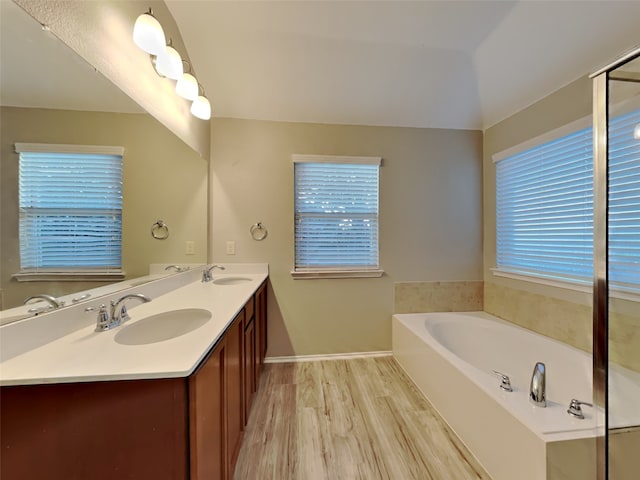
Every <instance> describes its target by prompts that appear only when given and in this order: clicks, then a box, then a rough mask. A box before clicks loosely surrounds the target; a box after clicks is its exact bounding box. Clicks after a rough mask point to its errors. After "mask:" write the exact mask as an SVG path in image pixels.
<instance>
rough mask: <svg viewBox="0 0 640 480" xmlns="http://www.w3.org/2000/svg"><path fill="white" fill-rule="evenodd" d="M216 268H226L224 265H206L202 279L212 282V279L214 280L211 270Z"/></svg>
mask: <svg viewBox="0 0 640 480" xmlns="http://www.w3.org/2000/svg"><path fill="white" fill-rule="evenodd" d="M214 268H219V269H220V270H225V268H224V267H223V266H222V265H211V266H210V267H205V269H204V270H203V271H202V281H203V282H210V281H211V280H213V277H212V276H211V271H212V270H213V269H214Z"/></svg>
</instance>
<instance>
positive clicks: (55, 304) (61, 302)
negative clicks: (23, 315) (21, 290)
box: [24, 293, 64, 313]
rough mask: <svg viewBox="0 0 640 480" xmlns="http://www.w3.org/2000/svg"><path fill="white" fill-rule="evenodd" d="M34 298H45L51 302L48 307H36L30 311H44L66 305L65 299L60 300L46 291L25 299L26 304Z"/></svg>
mask: <svg viewBox="0 0 640 480" xmlns="http://www.w3.org/2000/svg"><path fill="white" fill-rule="evenodd" d="M33 300H44V301H45V302H47V303H48V304H49V306H48V307H47V308H46V309H39V308H34V309H31V310H29V312H30V313H34V312H35V313H42V312H44V311H46V310H55V309H56V308H60V307H64V300H58V299H57V298H56V297H53V296H51V295H46V294H44V293H42V294H40V295H33V296H31V297H29V298H27V299H25V301H24V304H25V305H26V304H28V303H30V302H31V301H33Z"/></svg>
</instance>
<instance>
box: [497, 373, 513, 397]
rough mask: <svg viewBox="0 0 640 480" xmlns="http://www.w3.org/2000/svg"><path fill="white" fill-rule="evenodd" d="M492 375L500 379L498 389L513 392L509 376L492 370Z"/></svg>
mask: <svg viewBox="0 0 640 480" xmlns="http://www.w3.org/2000/svg"><path fill="white" fill-rule="evenodd" d="M492 371H493V373H495V374H496V375H498V376H499V377H500V388H501V389H502V390H504V391H505V392H513V387H512V386H511V379H510V378H509V375H505V374H504V373H502V372H498V371H497V370H492Z"/></svg>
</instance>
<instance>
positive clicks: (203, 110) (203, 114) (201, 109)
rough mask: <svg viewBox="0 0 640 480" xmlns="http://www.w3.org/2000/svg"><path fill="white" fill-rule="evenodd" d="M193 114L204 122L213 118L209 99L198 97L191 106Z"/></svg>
mask: <svg viewBox="0 0 640 480" xmlns="http://www.w3.org/2000/svg"><path fill="white" fill-rule="evenodd" d="M191 113H192V114H193V116H194V117H198V118H200V119H202V120H209V119H210V118H211V104H210V103H209V100H207V97H203V96H202V95H200V96H198V98H196V99H195V100H194V101H193V103H192V104H191Z"/></svg>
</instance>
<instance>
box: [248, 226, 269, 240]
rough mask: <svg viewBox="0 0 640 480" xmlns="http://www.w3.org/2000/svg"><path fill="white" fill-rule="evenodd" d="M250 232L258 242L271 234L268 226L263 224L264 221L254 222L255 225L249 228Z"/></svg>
mask: <svg viewBox="0 0 640 480" xmlns="http://www.w3.org/2000/svg"><path fill="white" fill-rule="evenodd" d="M249 233H250V234H251V238H253V239H254V240H256V241H257V242H259V241H260V240H264V239H265V238H267V235H268V234H269V232H268V231H267V228H266V227H265V226H264V225H262V222H258V223H254V224H253V225H251V228H249Z"/></svg>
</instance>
